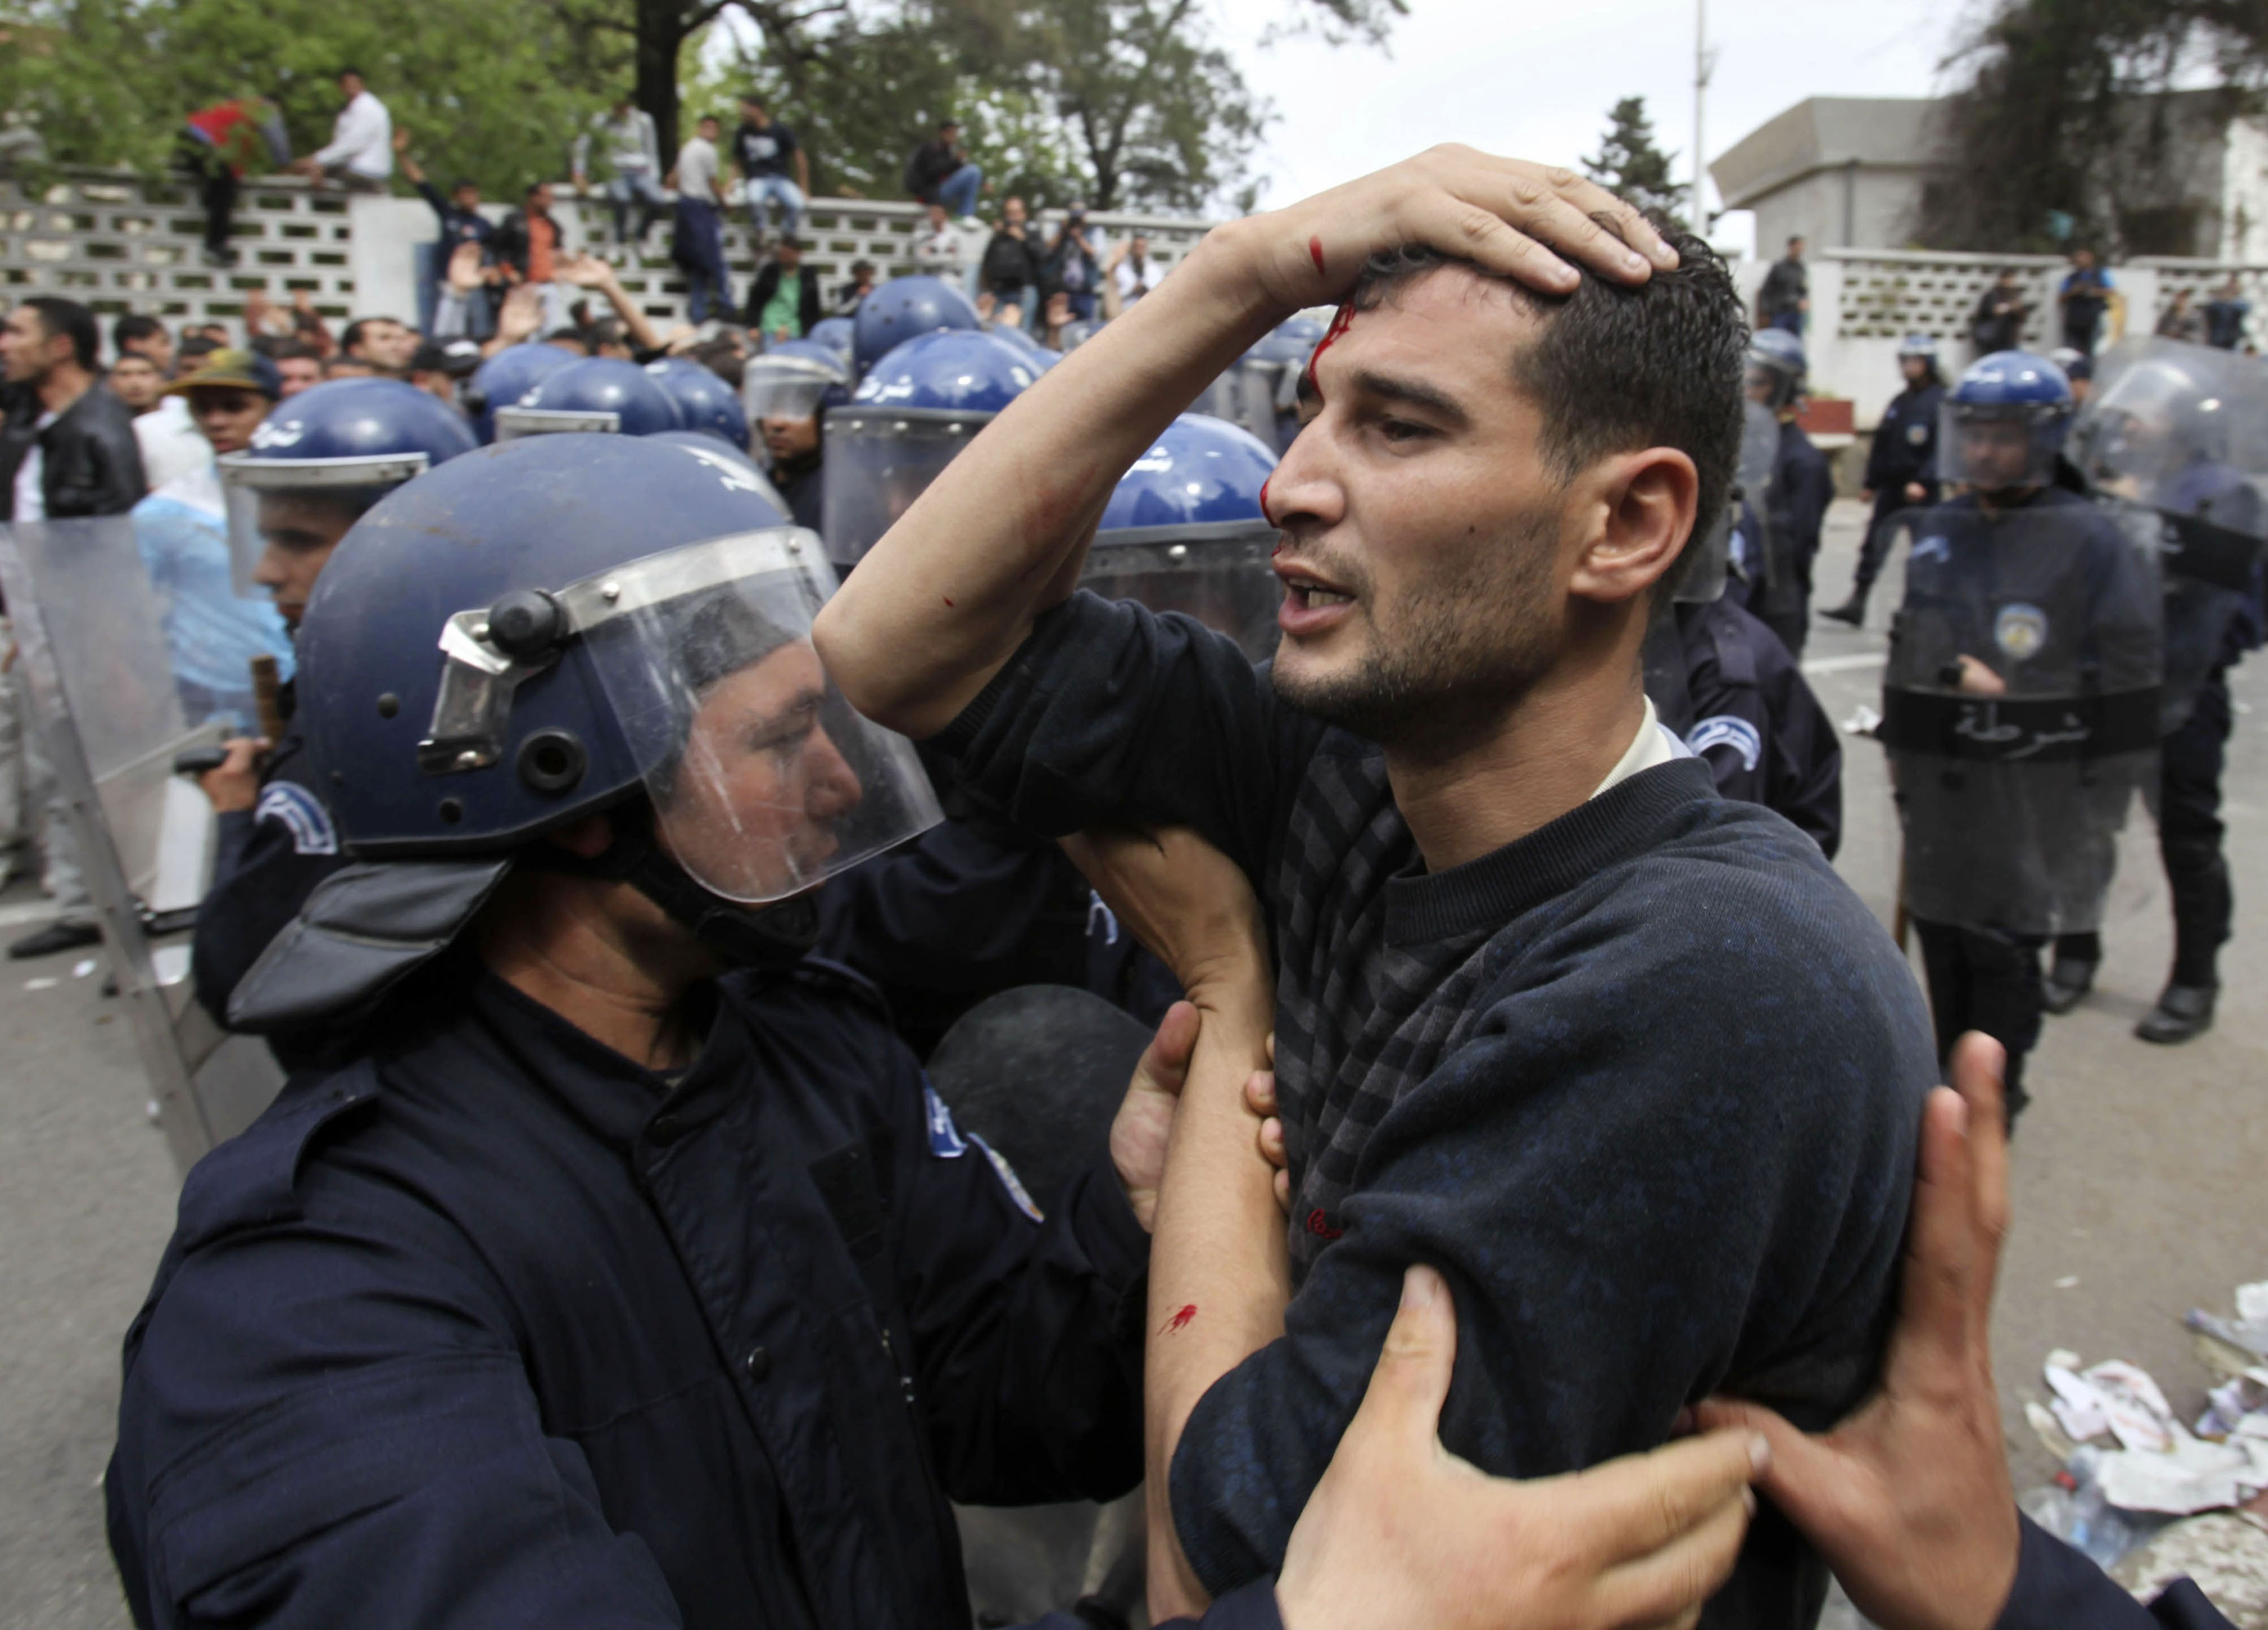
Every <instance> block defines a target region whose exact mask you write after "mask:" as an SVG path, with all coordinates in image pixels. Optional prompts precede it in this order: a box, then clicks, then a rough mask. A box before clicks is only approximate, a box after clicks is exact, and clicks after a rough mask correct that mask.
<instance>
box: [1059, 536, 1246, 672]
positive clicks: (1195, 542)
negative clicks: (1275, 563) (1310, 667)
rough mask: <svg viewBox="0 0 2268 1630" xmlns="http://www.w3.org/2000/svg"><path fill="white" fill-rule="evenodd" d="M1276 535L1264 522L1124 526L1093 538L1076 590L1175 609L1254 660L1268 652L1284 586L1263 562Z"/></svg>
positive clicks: (1168, 609) (1170, 609)
mask: <svg viewBox="0 0 2268 1630" xmlns="http://www.w3.org/2000/svg"><path fill="white" fill-rule="evenodd" d="M1276 539H1277V534H1276V529H1275V528H1274V527H1270V526H1269V525H1268V524H1267V523H1266V522H1264V521H1257V522H1255V521H1225V522H1221V523H1219V524H1217V525H1213V526H1194V527H1193V526H1180V527H1126V528H1124V529H1123V530H1120V531H1116V532H1110V533H1104V534H1101V535H1098V536H1097V537H1096V538H1095V541H1094V548H1093V549H1089V550H1088V551H1087V557H1086V571H1085V572H1084V573H1083V574H1082V575H1081V576H1080V578H1079V586H1080V587H1082V588H1087V589H1092V590H1094V593H1096V594H1100V595H1101V596H1102V597H1103V598H1104V599H1105V600H1131V601H1138V602H1139V603H1141V604H1142V605H1145V606H1147V607H1148V608H1150V609H1151V610H1152V611H1179V612H1183V613H1185V614H1187V615H1188V616H1193V617H1195V618H1196V619H1197V621H1198V622H1200V623H1204V625H1205V626H1206V627H1207V628H1209V629H1211V630H1212V631H1214V632H1216V633H1220V634H1226V635H1227V636H1228V637H1229V638H1231V639H1233V640H1234V641H1236V643H1237V644H1238V645H1240V646H1241V647H1242V648H1243V651H1244V654H1245V655H1246V656H1248V657H1250V658H1251V659H1252V660H1254V661H1255V662H1264V661H1266V660H1268V659H1269V658H1270V657H1271V656H1273V655H1275V654H1276V642H1277V641H1278V639H1279V638H1282V636H1281V633H1280V631H1278V628H1277V626H1276V611H1277V608H1278V607H1279V606H1281V605H1282V604H1283V603H1284V586H1283V584H1282V583H1280V582H1279V581H1278V580H1277V577H1276V572H1275V569H1274V568H1273V567H1272V566H1271V565H1270V564H1269V563H1270V559H1271V557H1273V555H1274V553H1275V549H1276Z"/></svg>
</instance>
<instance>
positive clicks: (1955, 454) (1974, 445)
mask: <svg viewBox="0 0 2268 1630" xmlns="http://www.w3.org/2000/svg"><path fill="white" fill-rule="evenodd" d="M2070 421H2071V409H2069V408H2068V407H2065V406H2058V405H2055V404H2051V403H2041V402H2019V403H2011V404H2009V405H2007V406H1998V405H1995V406H1989V407H1988V406H1984V405H1981V404H1978V403H1974V402H1947V403H1946V404H1945V406H1944V407H1942V408H1941V409H1939V410H1938V427H1937V468H1938V474H1939V475H1940V476H1941V477H1943V478H1944V479H1945V480H1947V481H1952V482H1958V483H1962V484H1963V485H1965V486H1968V487H1970V488H1972V489H1973V490H1977V491H1978V492H2007V491H2012V490H2018V489H2021V488H2025V487H2044V486H2046V485H2047V484H2048V483H2050V482H2051V481H2052V480H2053V479H2054V478H2055V461H2056V454H2058V453H2059V452H2061V451H2062V450H2063V439H2064V431H2065V429H2066V426H2067V425H2068V424H2070Z"/></svg>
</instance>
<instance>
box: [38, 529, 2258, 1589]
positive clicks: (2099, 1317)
mask: <svg viewBox="0 0 2268 1630" xmlns="http://www.w3.org/2000/svg"><path fill="white" fill-rule="evenodd" d="M1859 513H1860V512H1859V510H1858V509H1857V507H1856V506H1855V505H1850V504H1847V503H1845V504H1841V505H1837V508H1836V511H1835V513H1834V516H1833V518H1832V520H1831V522H1830V533H1829V537H1828V546H1827V549H1826V552H1825V554H1824V556H1823V558H1822V560H1821V562H1820V564H1819V570H1818V581H1819V588H1820V598H1821V600H1822V601H1823V602H1826V603H1831V602H1832V601H1835V600H1837V599H1840V598H1841V595H1842V593H1843V590H1844V588H1845V586H1847V584H1848V582H1849V573H1850V561H1851V558H1852V552H1853V550H1854V548H1855V544H1856V538H1857V523H1858V520H1859ZM1897 570H1898V568H1897V566H1896V564H1894V565H1893V567H1892V572H1891V577H1892V581H1891V582H1890V584H1889V585H1888V586H1889V588H1891V589H1893V590H1894V589H1895V587H1896V574H1897ZM1890 603H1891V601H1890V597H1889V596H1888V595H1882V594H1878V595H1877V600H1876V605H1875V608H1874V627H1873V628H1871V629H1869V630H1867V631H1862V632H1856V633H1853V632H1850V631H1845V630H1842V629H1840V628H1839V627H1837V626H1835V625H1831V624H1822V625H1821V626H1820V627H1819V629H1818V630H1817V631H1815V634H1814V637H1813V639H1812V642H1811V645H1810V646H1809V647H1808V650H1807V651H1806V653H1805V658H1806V660H1807V663H1808V664H1809V665H1810V667H1811V668H1812V670H1813V683H1814V684H1815V687H1816V689H1817V690H1818V691H1819V694H1820V697H1821V699H1822V700H1823V702H1824V703H1825V704H1826V705H1827V707H1828V709H1829V712H1830V714H1831V715H1832V716H1833V717H1834V718H1836V719H1837V720H1841V719H1847V718H1849V717H1850V716H1851V715H1852V713H1853V712H1855V711H1856V710H1857V709H1858V708H1859V706H1860V705H1861V704H1866V703H1869V702H1871V701H1873V700H1874V699H1875V697H1876V688H1877V686H1878V684H1879V682H1880V678H1881V671H1880V665H1879V658H1880V656H1881V649H1882V638H1881V625H1882V623H1883V622H1884V621H1885V620H1886V618H1887V615H1888V610H1889V604H1890ZM2235 695H2236V697H2237V701H2238V706H2239V708H2240V710H2241V712H2249V713H2250V717H2243V716H2240V718H2239V720H2238V724H2237V731H2236V737H2235V742H2234V744H2233V746H2232V751H2231V763H2230V769H2229V774H2228V784H2227V785H2228V806H2229V807H2228V822H2229V828H2230V837H2229V853H2230V858H2231V859H2232V861H2233V863H2234V865H2235V869H2236V879H2237V892H2238V899H2239V907H2238V927H2237V937H2236V940H2235V943H2233V944H2232V945H2231V946H2230V947H2229V948H2228V952H2227V953H2226V954H2225V956H2224V959H2223V963H2222V977H2223V981H2224V991H2223V995H2222V999H2221V1009H2220V1024H2219V1025H2218V1027H2217V1028H2216V1029H2214V1030H2213V1032H2212V1033H2211V1034H2210V1035H2208V1036H2205V1037H2204V1038H2202V1039H2201V1040H2199V1041H2198V1042H2196V1043H2194V1044H2191V1045H2189V1046H2187V1047H2182V1048H2175V1049H2160V1048H2153V1047H2150V1046H2148V1045H2147V1044H2143V1043H2141V1042H2139V1041H2136V1040H2135V1039H2134V1038H2133V1037H2132V1035H2131V1034H2130V1032H2131V1029H2132V1024H2133V1022H2134V1021H2135V1019H2136V1018H2138V1017H2139V1015H2140V1014H2142V1012H2143V1011H2144V1010H2145V1009H2146V1008H2147V1007H2148V1005H2149V1003H2150V1001H2151V999H2153V997H2154V995H2155V993H2156V992H2157V990H2158V987H2159V985H2160V983H2161V980H2162V979H2163V977H2164V973H2165V969H2166V965H2167V961H2168V956H2169V923H2168V918H2167V909H2166V897H2165V887H2164V883H2163V881H2162V877H2161V874H2160V871H2159V868H2158V863H2157V856H2156V851H2155V847H2154V841H2153V834H2152V833H2151V831H2150V830H2149V826H2148V822H2147V817H2146V816H2141V815H2137V817H2136V821H2135V824H2134V826H2133V828H2132V830H2130V831H2129V833H2128V834H2127V848H2126V854H2125V857H2124V861H2123V863H2122V867H2121V871H2120V874H2119V879H2118V882H2117V887H2116V891H2115V895H2114V897H2113V901H2112V906H2111V913H2110V918H2111V920H2110V924H2109V926H2108V928H2107V931H2106V940H2107V955H2106V959H2105V962H2104V964H2103V969H2102V977H2101V979H2100V982H2099V985H2098V988H2097V991H2096V993H2095V996H2094V997H2093V998H2092V999H2090V1000H2089V1001H2088V1003H2087V1005H2086V1006H2084V1007H2081V1008H2080V1010H2079V1011H2078V1012H2076V1013H2074V1014H2071V1015H2070V1016H2068V1017H2066V1018H2062V1019H2051V1020H2050V1021H2049V1022H2048V1033H2047V1036H2046V1038H2045V1040H2044V1042H2043V1044H2042V1046H2041V1049H2040V1051H2039V1052H2038V1054H2037V1055H2036V1063H2035V1065H2034V1069H2033V1075H2032V1092H2033V1106H2032V1108H2031V1110H2029V1112H2028V1113H2027V1115H2026V1116H2025V1117H2024V1120H2023V1123H2022V1125H2021V1129H2020V1132H2019V1134H2018V1137H2017V1140H2016V1148H2015V1230H2014V1236H2013V1238H2012V1239H2011V1240H2010V1242H2009V1246H2008V1250H2007V1258H2006V1261H2005V1264H2004V1265H2003V1268H2002V1272H2001V1277H2000V1298H1999V1309H1998V1312H1997V1315H1996V1317H1995V1324H1994V1332H1993V1333H1994V1346H1995V1351H1996V1353H1997V1354H1998V1356H1999V1373H2000V1376H2001V1383H2002V1392H2003V1405H2004V1410H2005V1412H2006V1414H2007V1424H2008V1427H2009V1430H2010V1445H2011V1450H2012V1453H2013V1454H2014V1457H2015V1461H2016V1466H2017V1472H2018V1484H2019V1486H2023V1485H2024V1484H2026V1483H2029V1482H2036V1481H2037V1480H2039V1479H2041V1478H2043V1477H2044V1476H2045V1475H2046V1474H2047V1472H2048V1471H2050V1470H2051V1465H2050V1464H2049V1462H2048V1459H2047V1457H2046V1456H2045V1454H2044V1453H2043V1451H2042V1450H2041V1449H2039V1447H2038V1446H2037V1444H2036V1442H2034V1441H2033V1438H2032V1435H2031V1434H2030V1432H2029V1429H2028V1428H2027V1427H2025V1426H2024V1423H2023V1418H2022V1404H2023V1401H2024V1400H2025V1399H2026V1398H2043V1394H2044V1388H2043V1386H2042V1384H2041V1383H2040V1382H2039V1380H2038V1374H2039V1365H2040V1361H2041V1360H2042V1358H2043V1356H2044V1355H2045V1353H2047V1352H2048V1351H2049V1350H2050V1349H2051V1348H2053V1347H2058V1346H2066V1347H2070V1348H2073V1349H2075V1350H2076V1351H2077V1352H2079V1353H2080V1354H2081V1355H2082V1356H2083V1357H2085V1358H2086V1359H2087V1360H2088V1361H2094V1360H2096V1359H2100V1358H2107V1357H2114V1356H2115V1357H2123V1358H2126V1359H2129V1360H2132V1361H2135V1362H2137V1363H2139V1364H2141V1365H2142V1366H2143V1367H2144V1368H2147V1369H2148V1370H2150V1371H2151V1372H2152V1374H2154V1376H2157V1378H2158V1380H2159V1381H2160V1382H2161V1383H2162V1384H2163V1385H2164V1387H2165V1389H2166V1390H2167V1393H2168V1395H2169V1398H2171V1399H2172V1400H2173V1402H2174V1403H2175V1405H2176V1407H2177V1408H2178V1409H2180V1410H2182V1411H2183V1412H2184V1413H2188V1412H2192V1411H2194V1410H2195V1409H2196V1408H2198V1407H2201V1405H2202V1387H2201V1383H2202V1380H2203V1376H2202V1372H2201V1371H2200V1370H2199V1369H2198V1366H2197V1364H2196V1361H2195V1360H2194V1359H2193V1357H2192V1356H2191V1353H2190V1349H2189V1342H2188V1338H2187V1337H2186V1335H2185V1334H2184V1332H2183V1331H2182V1329H2181V1327H2180V1323H2179V1321H2180V1318H2181V1316H2182V1315H2183V1312H2184V1311H2186V1310H2187V1309H2189V1308H2191V1307H2192V1306H2198V1305H2202V1306H2206V1307H2214V1308H2219V1307H2222V1306H2225V1305H2226V1303H2227V1302H2228V1296H2229V1293H2230V1291H2231V1289H2232V1287H2235V1285H2237V1284H2239V1283H2241V1282H2243V1281H2245V1280H2255V1279H2261V1278H2268V1116H2264V1115H2263V1114H2262V1113H2261V1109H2262V1105H2263V1095H2262V1094H2263V1088H2262V1083H2263V1081H2268V1029H2264V1025H2263V1022H2262V1021H2263V1006H2264V1003H2268V977H2264V975H2263V972H2262V970H2261V952H2262V950H2263V948H2264V940H2263V934H2262V931H2261V928H2260V912H2259V911H2258V909H2257V908H2258V904H2259V903H2261V902H2268V845H2264V844H2263V841H2262V839H2263V835H2264V822H2268V741H2264V740H2263V738H2262V735H2261V731H2260V725H2259V724H2258V723H2257V722H2256V721H2257V720H2258V719H2259V718H2260V715H2261V713H2262V712H2263V711H2264V710H2268V665H2264V664H2263V663H2261V662H2259V661H2255V662H2253V663H2251V664H2250V665H2248V666H2247V667H2244V668H2242V669H2240V670H2238V673H2237V675H2236V678H2235ZM1845 753H1846V765H1845V827H1846V836H1845V842H1844V850H1843V854H1842V857H1841V859H1840V860H1839V861H1838V867H1839V869H1840V870H1841V871H1842V873H1843V874H1844V875H1845V877H1846V878H1847V879H1848V880H1849V881H1851V883H1852V886H1853V887H1854V888H1856V889H1858V890H1859V893H1860V894H1861V895H1862V896H1864V897H1865V898H1866V899H1867V902H1868V904H1871V905H1872V906H1873V907H1874V909H1875V910H1876V911H1878V912H1879V913H1881V916H1882V918H1883V920H1884V921H1885V922H1887V921H1889V917H1890V907H1891V896H1892V890H1893V887H1894V879H1895V877H1896V826H1895V822H1894V821H1893V818H1892V815H1891V812H1890V808H1889V799H1888V794H1887V792H1886V790H1885V780H1884V776H1883V771H1882V756H1881V752H1880V750H1879V749H1876V748H1875V747H1874V744H1873V743H1872V742H1871V741H1863V740H1853V739H1852V738H1849V737H1846V738H1845ZM36 901H37V894H36V891H35V890H33V889H29V887H28V886H27V885H25V884H22V883H18V884H17V885H16V886H14V887H13V888H11V889H8V890H6V891H5V893H4V894H0V930H4V931H5V935H6V936H9V937H12V935H13V934H15V933H22V932H24V931H25V929H26V927H28V926H32V925H31V924H29V923H24V922H17V923H13V924H11V923H8V922H7V921H6V920H5V919H6V918H11V917H15V916H18V914H19V911H36V910H37V906H36ZM86 955H87V954H85V953H76V954H72V955H65V956H62V957H55V958H51V959H49V960H48V961H47V962H45V963H0V1310H4V1312H5V1314H6V1316H7V1317H6V1324H5V1326H4V1328H5V1329H6V1331H8V1338H9V1339H7V1340H6V1342H5V1343H4V1345H0V1626H40V1627H41V1630H96V1627H98V1626H99V1627H101V1630H111V1627H114V1626H124V1625H125V1624H126V1623H127V1615H126V1611H125V1606H124V1603H123V1601H122V1599H121V1597H120V1595H119V1592H118V1587H117V1583H116V1581H115V1578H114V1575H113V1574H112V1571H111V1567H110V1562H109V1557H108V1553H107V1550H106V1549H105V1546H104V1543H103V1533H102V1497H101V1489H100V1477H101V1471H102V1466H103V1463H104V1461H105V1459H106V1457H107V1455H108V1452H109V1447H110V1441H111V1433H112V1418H113V1412H114V1408H115V1404H116V1395H117V1371H118V1344H119V1339H120V1337H121V1335H122V1332H123V1331H124V1330H125V1328H126V1326H127V1324H128V1322H129V1320H130V1319H131V1318H132V1317H133V1315H134V1312H135V1309H136V1308H137V1307H138V1306H139V1305H140V1302H141V1299H142V1296H143V1294H144V1291H145V1290H146V1289H147V1287H148V1285H149V1282H150V1279H151V1273H152V1272H153V1271H154V1269H155V1267H156V1265H157V1262H158V1255H159V1252H160V1251H161V1250H162V1249H163V1248H164V1245H165V1241H166V1233H167V1231H168V1229H169V1228H170V1227H171V1225H172V1221H173V1202H174V1196H175V1193H176V1177H175V1174H174V1172H173V1167H172V1163H171V1162H170V1161H169V1159H168V1158H167V1155H166V1148H165V1145H164V1142H163V1140H162V1139H161V1138H160V1137H159V1135H158V1132H157V1131H156V1129H155V1128H154V1127H153V1126H151V1125H150V1123H149V1121H148V1118H147V1115H146V1111H145V1108H144V1106H145V1103H146V1101H147V1099H148V1096H149V1095H148V1092H147V1090H146V1089H145V1088H144V1085H143V1084H142V1081H141V1077H140V1074H139V1072H138V1068H137V1066H136V1061H135V1057H134V1051H133V1046H132V1043H131V1039H130V1037H129V1036H128V1034H127V1030H126V1025H125V1022H124V1019H123V1017H122V1015H121V1014H119V1013H118V1011H117V1004H115V1003H114V1002H107V1001H105V1000H104V999H102V997H101V996H100V994H99V985H100V979H99V975H89V976H86V977H74V974H73V970H74V968H75V966H76V965H77V963H80V962H81V961H82V960H83V959H84V958H85V956H86ZM44 980H52V981H53V982H54V983H52V984H50V985H41V986H40V987H39V988H33V985H36V984H37V982H40V981H44Z"/></svg>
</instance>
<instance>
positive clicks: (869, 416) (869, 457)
mask: <svg viewBox="0 0 2268 1630" xmlns="http://www.w3.org/2000/svg"><path fill="white" fill-rule="evenodd" d="M991 418H992V416H991V415H990V414H989V413H974V414H972V413H955V412H948V411H946V410H944V409H935V408H895V409H893V408H879V409H878V408H873V407H865V406H862V405H860V404H858V403H855V402H854V403H852V404H851V406H850V407H847V408H829V409H828V410H827V422H826V435H827V461H826V462H825V463H824V464H823V465H821V467H820V469H821V479H822V480H823V481H824V482H825V483H826V504H825V507H824V513H825V515H826V527H827V536H826V543H827V558H828V560H829V561H831V562H833V563H834V564H836V566H837V567H840V568H842V569H843V570H844V571H848V570H849V569H850V568H851V567H852V566H855V565H857V564H858V562H859V561H860V560H861V559H863V558H865V553H866V551H867V550H868V549H872V548H873V547H874V545H875V544H877V543H879V542H881V538H882V535H883V534H884V533H885V532H887V531H888V530H889V529H890V528H891V527H893V526H895V525H896V524H897V520H898V517H899V516H901V515H902V514H904V513H906V511H908V510H909V509H910V508H912V507H913V502H914V500H915V499H916V498H919V497H921V495H922V494H923V493H924V491H926V490H928V488H929V483H931V482H932V481H934V480H936V479H937V473H938V472H939V470H941V469H943V468H945V467H946V465H947V464H949V463H951V462H952V461H953V459H954V454H957V453H959V452H960V451H961V448H963V447H965V446H968V441H969V438H971V437H972V436H974V435H976V432H977V431H980V430H982V429H983V428H984V426H985V425H986V424H989V423H990V422H991Z"/></svg>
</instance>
